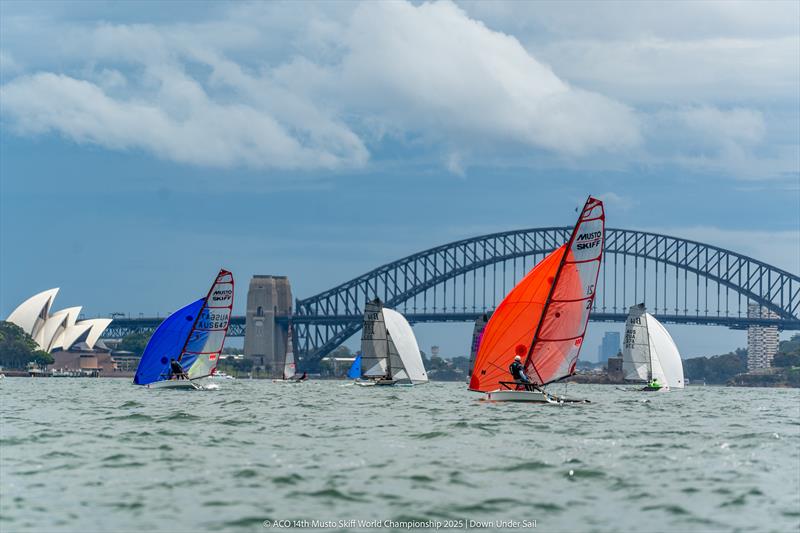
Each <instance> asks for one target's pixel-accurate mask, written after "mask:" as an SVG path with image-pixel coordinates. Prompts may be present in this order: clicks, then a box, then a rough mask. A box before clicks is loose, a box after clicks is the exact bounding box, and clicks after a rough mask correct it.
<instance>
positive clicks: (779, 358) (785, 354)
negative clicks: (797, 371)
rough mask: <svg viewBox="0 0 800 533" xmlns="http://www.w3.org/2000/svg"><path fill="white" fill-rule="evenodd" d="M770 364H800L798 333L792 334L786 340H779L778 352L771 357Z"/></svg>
mask: <svg viewBox="0 0 800 533" xmlns="http://www.w3.org/2000/svg"><path fill="white" fill-rule="evenodd" d="M772 366H773V367H779V368H791V367H795V366H800V333H797V334H795V335H793V336H792V338H791V339H789V340H788V341H781V343H780V346H778V353H776V354H775V357H774V358H773V359H772Z"/></svg>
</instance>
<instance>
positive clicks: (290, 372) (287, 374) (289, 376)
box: [272, 326, 308, 383]
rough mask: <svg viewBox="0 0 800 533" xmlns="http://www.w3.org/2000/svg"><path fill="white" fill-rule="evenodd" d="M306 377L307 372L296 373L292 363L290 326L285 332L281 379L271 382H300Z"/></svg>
mask: <svg viewBox="0 0 800 533" xmlns="http://www.w3.org/2000/svg"><path fill="white" fill-rule="evenodd" d="M306 379H308V374H306V373H305V372H303V375H301V376H298V375H297V365H295V363H294V345H293V343H292V326H289V329H288V331H287V332H286V356H285V358H284V360H283V375H282V377H281V379H273V380H272V382H273V383H302V382H303V381H305V380H306Z"/></svg>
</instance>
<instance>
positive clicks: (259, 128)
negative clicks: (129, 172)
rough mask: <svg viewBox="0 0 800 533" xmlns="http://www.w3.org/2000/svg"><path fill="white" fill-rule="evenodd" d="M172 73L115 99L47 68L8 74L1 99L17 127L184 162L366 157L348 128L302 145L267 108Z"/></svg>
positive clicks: (265, 163) (327, 162)
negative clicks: (147, 92)
mask: <svg viewBox="0 0 800 533" xmlns="http://www.w3.org/2000/svg"><path fill="white" fill-rule="evenodd" d="M174 74H175V73H174V72H170V73H165V74H164V75H163V77H162V78H161V82H162V86H161V88H160V90H159V91H158V93H157V94H158V96H157V98H155V99H154V100H151V101H146V100H145V101H141V100H134V99H130V100H122V99H114V98H111V97H109V96H108V95H107V94H106V93H105V92H104V91H103V89H101V88H100V87H99V86H97V85H95V84H93V83H91V82H88V81H83V80H77V79H74V78H71V77H68V76H63V75H56V74H49V73H40V74H35V75H33V76H23V77H19V78H16V79H14V80H13V81H11V82H9V83H7V84H6V85H4V86H3V88H2V99H3V103H4V108H5V110H6V113H7V114H9V115H11V117H12V118H14V119H15V127H16V128H17V129H18V131H20V132H21V133H23V134H28V135H40V134H44V133H47V132H50V131H55V132H58V133H60V134H62V135H64V136H66V137H68V138H70V139H72V140H74V141H76V142H79V143H93V144H98V145H100V146H104V147H107V148H111V149H143V150H147V151H150V152H152V153H155V154H157V155H159V156H161V157H165V158H168V159H172V160H174V161H178V162H182V163H190V164H199V165H210V166H233V165H250V166H255V167H279V168H298V169H303V168H317V167H323V168H336V167H339V166H341V165H344V164H360V163H362V162H363V161H364V160H365V159H366V157H367V155H366V150H365V149H364V147H363V145H362V144H361V142H360V141H359V140H358V138H357V137H355V136H354V135H350V136H348V134H347V131H344V132H342V137H341V138H339V139H336V140H334V141H333V142H330V143H327V144H326V146H324V147H319V146H317V145H316V143H315V142H314V141H313V140H311V141H309V142H308V143H307V144H306V145H303V144H301V142H300V141H299V140H298V139H297V138H295V137H294V136H292V135H291V134H290V133H289V132H288V131H287V130H286V129H285V128H284V127H283V126H282V125H281V124H279V123H278V122H277V121H276V120H275V119H274V118H272V117H271V116H270V115H268V114H266V113H264V112H262V111H260V110H258V109H255V108H253V107H250V106H248V105H243V104H238V103H231V104H221V103H218V102H214V101H212V100H210V99H209V98H208V97H207V95H206V93H205V92H204V90H203V88H202V87H200V86H199V85H198V84H197V83H196V82H195V81H194V80H192V79H189V78H186V77H183V76H179V75H174ZM165 104H168V105H165ZM337 141H338V142H337Z"/></svg>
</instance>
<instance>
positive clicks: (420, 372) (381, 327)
mask: <svg viewBox="0 0 800 533" xmlns="http://www.w3.org/2000/svg"><path fill="white" fill-rule="evenodd" d="M361 354H362V355H361V368H362V369H365V370H363V373H362V374H361V376H360V379H358V380H356V384H357V385H361V386H364V387H370V386H375V385H384V386H386V385H417V384H421V383H427V381H428V374H427V373H426V372H425V365H424V364H423V363H422V354H421V353H420V351H419V345H418V344H417V339H416V337H415V336H414V331H413V330H412V329H411V325H410V324H409V323H408V321H407V320H406V319H405V317H404V316H403V315H401V314H400V313H398V312H397V311H394V310H392V309H388V308H384V307H383V304H382V303H381V301H380V300H379V299H377V298H376V299H375V300H373V301H371V302H367V304H366V306H365V307H364V326H363V331H362V334H361Z"/></svg>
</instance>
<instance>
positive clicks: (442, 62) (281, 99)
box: [2, 2, 640, 173]
mask: <svg viewBox="0 0 800 533" xmlns="http://www.w3.org/2000/svg"><path fill="white" fill-rule="evenodd" d="M271 9H272V7H271V6H264V7H263V9H262V8H261V5H260V4H255V5H245V6H237V7H236V8H234V9H232V10H231V12H230V13H229V17H228V18H227V19H225V20H223V21H220V22H217V23H210V22H209V23H195V24H177V25H172V26H168V25H161V26H159V25H152V24H137V25H119V24H118V25H111V24H100V25H97V26H95V27H93V28H72V29H71V31H68V32H66V37H64V40H65V42H64V43H63V44H64V47H63V49H64V50H66V51H67V52H66V53H68V54H72V56H73V60H74V61H76V62H78V63H80V62H81V61H82V60H83V61H85V62H86V63H87V64H89V65H90V68H89V70H88V71H87V69H86V68H85V67H80V68H77V69H76V70H75V72H69V73H65V72H50V71H39V72H36V73H33V74H25V75H21V76H19V77H17V78H14V79H12V80H11V81H9V82H8V83H6V84H5V85H4V86H3V87H2V96H3V102H4V106H3V109H4V113H5V116H6V118H7V119H10V120H11V122H12V124H13V126H14V127H15V130H16V131H17V132H19V133H21V134H26V135H41V134H45V133H48V132H56V133H58V134H61V135H63V136H65V137H67V138H69V139H71V140H73V141H75V142H79V143H92V144H98V145H100V146H104V147H106V148H110V149H141V150H145V151H148V152H151V153H154V154H156V155H158V156H159V157H162V158H165V159H170V160H173V161H178V162H181V163H191V164H197V165H209V166H237V165H247V166H252V167H258V168H288V169H313V168H323V169H336V168H343V167H344V168H346V167H359V166H363V165H364V164H365V163H366V161H367V160H368V158H369V150H368V148H367V146H369V145H370V144H371V143H373V144H374V143H377V142H380V141H381V140H382V139H384V138H391V139H394V140H395V141H397V140H399V141H400V142H405V140H407V139H410V138H417V139H421V140H422V142H424V143H425V144H427V145H428V146H434V147H435V146H439V147H440V148H439V149H440V150H442V151H444V152H453V147H455V148H456V149H457V150H462V149H473V150H477V151H481V150H485V151H486V152H487V153H491V152H492V145H495V146H505V145H508V144H512V145H516V146H519V147H527V148H535V149H538V150H543V151H546V152H551V153H556V154H561V155H564V156H568V157H574V156H585V155H587V154H591V153H593V152H596V151H612V152H613V151H617V150H625V149H628V148H630V147H631V146H635V145H636V144H637V143H638V142H639V139H640V134H639V124H638V122H637V118H636V115H635V113H633V112H632V110H630V109H629V108H628V107H626V106H625V105H623V104H621V103H619V102H616V101H614V100H612V99H609V98H606V97H605V96H603V95H600V94H597V93H593V92H591V91H586V90H582V89H579V88H575V87H572V86H571V85H570V84H568V83H566V82H564V81H563V80H561V79H560V78H559V77H558V76H557V75H556V74H554V72H553V71H552V69H551V68H550V67H548V66H547V65H545V64H543V63H541V62H539V61H537V60H536V58H534V57H533V56H531V55H530V54H529V53H528V52H527V51H526V50H525V49H524V48H523V47H522V45H521V44H520V43H519V41H517V39H515V38H514V37H512V36H509V35H505V34H502V33H499V32H496V31H492V30H490V29H489V28H487V27H486V26H485V25H483V24H482V23H481V22H479V21H476V20H473V19H470V18H469V17H468V16H467V15H466V14H465V13H464V12H463V11H462V10H461V9H459V8H458V7H457V6H455V5H454V4H452V3H449V2H440V3H435V4H422V5H419V6H414V5H412V4H410V3H405V2H392V3H389V2H385V3H366V4H360V5H358V6H357V7H356V8H355V10H354V11H352V12H351V11H348V10H344V11H342V12H335V13H328V12H324V11H323V12H320V13H318V14H317V15H315V16H314V17H311V18H310V19H309V20H308V21H307V22H306V24H305V25H303V26H301V27H300V28H298V29H297V34H296V35H295V38H294V42H295V43H296V44H297V46H298V47H299V49H298V51H297V53H296V54H295V55H294V56H291V57H285V58H283V60H282V61H279V62H278V63H277V64H270V63H269V62H263V61H259V60H258V59H257V58H256V59H253V57H252V55H253V54H257V53H258V47H259V46H262V45H265V44H269V43H264V42H263V39H261V37H260V34H259V26H258V25H259V23H262V22H263V21H264V18H265V17H264V12H265V10H266V11H267V12H271V11H270V10H271ZM243 13H246V14H247V16H248V17H250V18H252V20H248V18H246V17H243ZM336 17H339V18H336ZM271 24H272V25H275V23H274V22H272V23H271ZM334 43H335V44H334ZM254 47H255V48H254ZM87 50H88V51H89V52H86V51H87ZM243 50H244V51H248V52H249V53H250V57H249V58H248V59H241V60H238V61H237V60H236V59H235V57H236V56H237V55H241V54H242V51H243ZM87 56H88V57H87ZM30 95H35V98H30ZM454 153H455V152H454ZM444 160H445V161H447V165H446V166H447V167H448V168H449V169H450V170H451V171H452V172H456V173H463V171H464V170H463V165H462V163H460V162H459V163H458V164H455V165H454V162H455V160H454V159H453V158H452V157H450V156H448V157H445V158H444ZM459 161H460V158H459Z"/></svg>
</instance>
